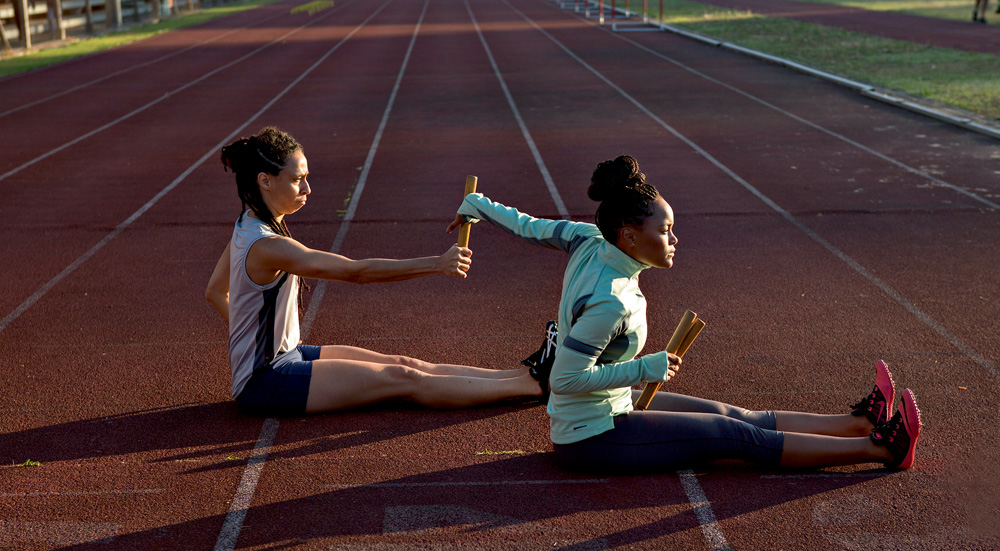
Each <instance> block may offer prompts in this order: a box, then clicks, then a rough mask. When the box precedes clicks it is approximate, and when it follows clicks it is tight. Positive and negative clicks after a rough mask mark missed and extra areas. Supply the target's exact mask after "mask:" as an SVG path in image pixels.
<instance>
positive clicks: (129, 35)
mask: <svg viewBox="0 0 1000 551" xmlns="http://www.w3.org/2000/svg"><path fill="white" fill-rule="evenodd" d="M276 1H277V0H249V1H247V2H239V3H234V4H230V5H227V6H219V7H215V8H209V9H206V10H201V11H197V12H194V13H190V14H186V15H181V16H178V17H175V18H171V19H165V20H162V21H160V22H158V23H148V24H146V25H141V26H137V27H134V28H131V29H127V30H122V31H115V32H112V33H108V34H106V35H103V36H97V37H93V38H84V39H81V40H75V41H71V42H68V43H67V44H66V45H65V46H61V47H55V48H46V49H42V50H38V51H33V52H29V53H27V54H24V55H19V56H14V57H7V58H3V59H0V78H2V77H6V76H10V75H14V74H17V73H23V72H26V71H32V70H34V69H40V68H42V67H46V66H48V65H54V64H56V63H62V62H64V61H69V60H71V59H74V58H77V57H82V56H85V55H90V54H94V53H97V52H100V51H103V50H107V49H109V48H114V47H115V46H121V45H122V44H128V43H130V42H135V41H137V40H142V39H144V38H149V37H151V36H155V35H158V34H160V33H165V32H167V31H172V30H174V29H182V28H184V27H191V26H194V25H198V24H201V23H204V22H206V21H210V20H212V19H216V18H218V17H223V16H226V15H231V14H234V13H237V12H241V11H244V10H248V9H252V8H256V7H257V6H262V5H265V4H271V3H273V2H276ZM43 44H44V43H43Z"/></svg>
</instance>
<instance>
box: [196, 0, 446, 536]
mask: <svg viewBox="0 0 1000 551" xmlns="http://www.w3.org/2000/svg"><path fill="white" fill-rule="evenodd" d="M390 2H392V0H386V2H385V3H384V4H382V5H381V6H379V8H378V9H377V10H375V11H374V12H373V13H372V14H371V15H369V16H368V18H367V19H365V20H364V21H362V22H361V24H360V25H358V26H357V27H355V28H354V30H352V31H351V32H350V34H348V35H347V36H345V37H344V38H343V39H342V40H341V41H340V42H338V43H337V44H336V45H335V46H334V47H333V48H331V49H330V50H329V51H327V52H326V54H324V55H323V57H321V58H320V59H319V60H318V61H316V63H314V64H313V65H312V66H311V67H309V69H307V70H306V72H304V73H302V75H300V76H299V78H297V79H295V81H293V82H292V83H291V84H289V85H288V87H287V88H285V90H284V91H282V94H281V95H284V94H285V92H287V91H288V90H291V89H292V87H294V86H295V85H296V84H298V83H299V81H301V80H302V79H304V78H305V77H306V75H308V74H309V73H311V72H312V71H313V69H315V68H316V67H318V66H319V65H320V63H322V62H323V61H325V60H326V58H327V57H329V56H330V54H332V53H333V52H334V51H336V50H337V49H338V48H340V46H341V45H342V44H344V43H345V42H347V41H348V40H350V39H351V37H353V36H354V34H355V33H357V32H358V31H359V30H361V28H362V27H364V26H365V25H367V24H368V22H369V21H371V20H372V19H373V18H375V16H376V15H378V14H379V13H381V12H382V10H383V9H385V7H386V6H388V5H389V3H390ZM424 11H427V4H426V3H425V4H424ZM420 18H421V20H423V13H421V16H420ZM419 26H420V25H419V23H418V24H417V28H419ZM414 36H416V31H414ZM411 48H412V42H411ZM407 59H409V54H407ZM274 101H277V98H276V99H275V100H273V101H272V102H270V103H268V105H267V106H265V109H267V108H269V107H270V106H271V105H272V104H273V103H274ZM263 111H264V109H262V110H261V111H260V112H258V115H259V114H260V113H263ZM258 115H255V116H254V118H256V117H257V116H258ZM251 120H253V119H251ZM249 124H250V121H247V123H246V124H244V125H243V127H240V129H238V130H237V132H239V130H242V128H244V127H246V126H247V125H249ZM235 134H236V132H234V133H233V134H231V135H230V137H232V136H234V135H235ZM229 139H230V138H227V139H226V140H223V142H226V141H228V140H229ZM220 147H222V146H221V145H219V146H218V147H216V150H218V149H219V148H220ZM356 195H360V193H357V194H356ZM349 215H351V216H353V212H351V213H349ZM344 218H345V223H346V221H347V216H345V217H344ZM320 298H322V294H320V295H319V296H318V297H317V296H316V294H315V293H314V295H313V298H312V299H311V300H310V304H309V306H310V307H312V303H313V302H316V303H317V307H318V303H319V300H318V299H320ZM308 332H309V329H308V326H304V327H303V337H305V336H306V335H307V334H308ZM278 426H279V422H278V420H277V419H275V418H273V417H271V418H268V419H265V420H264V426H263V427H261V429H260V436H259V437H258V438H257V444H256V446H255V447H254V454H253V457H251V459H250V461H249V462H248V463H247V466H246V469H244V471H243V477H242V478H241V479H240V483H239V485H238V486H237V487H236V497H234V498H233V501H232V504H231V505H230V507H229V512H228V513H227V514H226V520H225V521H224V522H223V524H222V530H221V531H220V532H219V538H218V539H217V540H216V542H215V551H232V550H233V549H235V547H236V541H237V540H238V539H239V536H240V530H241V529H242V528H243V520H244V519H245V518H246V516H247V511H248V510H249V508H250V503H251V502H252V501H253V494H254V492H255V491H256V489H257V481H258V480H259V479H260V473H261V470H263V468H264V462H265V461H266V460H267V455H268V453H269V451H270V449H271V446H272V445H273V444H274V437H275V435H276V434H277V433H278Z"/></svg>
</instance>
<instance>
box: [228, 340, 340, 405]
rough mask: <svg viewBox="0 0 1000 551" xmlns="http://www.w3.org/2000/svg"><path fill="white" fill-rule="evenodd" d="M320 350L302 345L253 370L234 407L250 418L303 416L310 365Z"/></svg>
mask: <svg viewBox="0 0 1000 551" xmlns="http://www.w3.org/2000/svg"><path fill="white" fill-rule="evenodd" d="M320 350H322V347H320V346H310V345H305V344H302V345H299V346H297V347H296V348H295V349H294V350H291V351H289V352H286V353H284V354H282V355H280V356H278V357H277V358H275V359H274V361H273V362H271V363H268V364H264V365H263V366H261V367H259V368H257V369H255V370H254V372H253V375H251V376H250V379H249V380H248V381H247V383H246V384H245V385H244V386H243V390H241V391H240V395H239V396H237V397H236V404H237V405H239V407H240V409H242V410H243V411H244V412H246V413H250V414H253V415H265V416H279V415H280V416H286V415H290V416H295V415H305V413H306V400H308V399H309V380H310V379H311V378H312V363H313V360H316V359H319V353H320Z"/></svg>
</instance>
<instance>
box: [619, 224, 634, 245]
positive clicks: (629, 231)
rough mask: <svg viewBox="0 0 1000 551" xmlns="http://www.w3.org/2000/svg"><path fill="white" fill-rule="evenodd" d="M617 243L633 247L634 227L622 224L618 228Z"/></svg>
mask: <svg viewBox="0 0 1000 551" xmlns="http://www.w3.org/2000/svg"><path fill="white" fill-rule="evenodd" d="M618 244H619V245H621V246H622V247H634V246H635V228H633V227H631V226H622V227H621V229H619V230H618Z"/></svg>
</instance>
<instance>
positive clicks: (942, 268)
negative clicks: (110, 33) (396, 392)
mask: <svg viewBox="0 0 1000 551" xmlns="http://www.w3.org/2000/svg"><path fill="white" fill-rule="evenodd" d="M294 5H295V3H294V2H288V1H286V2H279V3H276V4H272V5H270V6H266V7H261V8H258V9H256V10H253V11H249V12H244V13H241V14H238V15H234V16H232V17H228V18H225V19H221V20H216V21H213V22H211V23H208V24H206V25H203V26H200V27H196V28H191V29H186V30H182V31H176V32H172V33H169V34H166V35H161V36H158V37H155V38H152V39H149V40H146V41H142V42H138V43H135V44H132V45H130V46H126V47H122V48H118V49H116V50H113V51H110V52H108V53H105V54H102V55H99V56H94V57H91V58H86V59H82V60H80V61H77V62H74V63H69V64H65V65H62V66H58V67H53V68H50V69H48V70H43V71H38V72H35V73H31V74H27V75H23V76H20V77H16V78H8V79H6V80H3V81H0V98H3V99H2V103H0V113H2V115H0V125H2V127H0V129H2V130H0V131H2V134H3V136H4V148H3V151H4V154H3V155H2V157H0V189H2V190H3V197H4V200H3V201H2V202H0V215H2V219H3V220H4V222H5V223H4V226H3V230H2V231H3V232H4V237H5V238H4V239H3V245H2V247H3V249H2V258H3V262H2V263H0V277H2V280H3V281H4V282H5V283H4V286H3V292H2V293H0V316H3V318H2V320H0V358H2V360H0V374H2V376H3V380H4V381H5V383H6V385H5V389H6V390H5V391H4V392H3V393H2V394H0V396H2V401H0V419H2V421H0V422H2V425H0V426H2V433H0V464H2V465H3V466H0V548H4V547H6V548H10V549H18V550H21V549H25V550H35V549H45V550H48V549H109V548H110V549H142V550H150V549H184V550H190V549H324V550H325V549H337V550H356V549H374V550H398V549H414V548H420V549H429V550H457V549H543V548H544V549H575V550H583V549H738V550H743V549H761V550H763V549H768V550H770V549H921V548H922V549H989V548H995V547H997V546H998V545H1000V534H998V533H997V530H996V527H995V525H994V523H993V522H992V521H993V520H994V519H995V518H996V513H997V510H998V498H997V495H998V493H1000V492H998V490H1000V488H998V487H997V482H996V478H995V477H994V476H992V472H994V471H995V470H996V468H997V463H998V459H1000V457H998V452H997V450H998V438H997V436H996V434H997V431H996V430H994V424H995V422H996V421H995V417H996V409H995V404H996V403H997V399H998V388H1000V372H998V368H997V365H998V364H1000V348H998V344H997V343H998V341H997V339H996V335H997V330H998V328H1000V326H998V324H997V323H998V322H997V319H998V317H1000V316H998V314H1000V291H998V290H997V286H996V266H998V265H1000V252H998V250H997V247H996V243H997V242H998V240H1000V213H998V204H997V203H998V201H1000V181H998V174H1000V170H998V168H997V161H998V159H1000V154H998V153H997V152H996V151H997V149H996V141H994V140H990V139H988V138H985V137H983V136H980V135H976V134H971V133H968V132H964V131H961V130H958V129H956V128H954V127H951V126H948V125H946V124H944V123H939V122H936V121H934V120H930V119H927V118H922V117H920V116H917V115H914V114H910V113H908V112H904V111H899V110H896V109H893V108H891V107H889V106H886V105H883V104H880V103H877V102H874V101H869V100H866V99H864V98H861V97H859V96H858V95H856V94H854V93H852V92H849V91H846V90H844V89H841V88H838V87H835V86H833V85H830V84H827V83H824V82H822V81H819V80H817V79H814V78H810V77H806V76H803V75H800V74H796V73H792V72H790V71H787V70H785V69H782V68H780V67H775V66H771V65H767V64H762V63H759V62H757V61H754V60H751V59H748V58H746V57H742V56H739V55H735V54H732V53H727V52H725V51H721V50H719V49H717V48H712V47H709V46H706V45H703V44H700V43H696V42H691V41H687V40H685V39H683V38H680V37H676V36H672V35H670V34H668V33H641V34H617V35H614V34H611V33H609V32H607V31H606V30H605V29H602V28H598V27H595V26H594V25H593V24H592V23H591V22H587V21H584V20H581V19H579V18H577V17H575V16H574V15H572V14H569V13H566V12H563V11H560V10H558V9H556V8H555V7H554V6H553V5H552V4H550V3H548V2H545V1H542V0H501V1H493V2H485V1H482V0H468V2H467V3H466V2H462V1H459V0H442V1H438V2H433V3H426V2H424V1H422V0H389V1H383V0H344V1H343V2H339V3H338V4H337V5H336V7H334V8H332V9H329V10H326V11H323V12H320V13H318V14H316V15H314V16H312V17H308V16H306V15H290V14H289V12H290V9H291V8H292V7H293V6H294ZM177 52H182V53H180V54H178V55H175V54H177ZM108 75H111V76H108ZM66 90H73V91H72V92H70V93H64V92H65V91H66ZM40 100H44V101H41V102H39V101H40ZM36 102H37V103H36ZM29 103H33V105H32V106H31V107H30V108H23V109H22V108H21V107H22V106H25V105H27V104H29ZM265 124H277V125H279V126H282V127H283V128H285V129H287V130H289V131H290V132H291V133H293V134H294V135H295V136H296V137H297V138H298V139H299V140H300V141H301V142H302V143H303V144H305V147H306V152H307V155H308V157H309V161H310V169H311V172H312V174H313V176H312V178H311V180H312V184H313V189H314V191H313V194H312V196H311V198H310V202H309V206H308V207H307V208H306V209H305V210H303V211H302V212H300V213H298V214H296V215H295V216H294V217H293V218H292V219H291V227H292V231H293V233H294V234H295V235H296V236H297V237H298V238H299V239H301V240H302V241H304V242H305V243H307V244H310V245H312V246H313V247H316V248H321V249H327V250H333V251H337V252H341V253H343V254H346V255H349V256H354V257H356V256H365V255H369V256H410V255H424V254H431V253H437V252H441V251H443V250H445V249H446V248H447V247H448V246H449V244H450V243H451V242H452V240H451V237H450V236H446V235H444V233H443V230H444V227H445V226H446V224H447V222H448V221H449V220H450V218H451V217H452V215H453V213H454V209H455V208H456V206H457V203H458V200H459V196H460V194H461V189H462V185H463V182H464V178H465V176H466V175H467V174H475V175H477V176H478V177H479V185H480V189H481V190H482V191H484V192H486V193H488V194H489V195H491V196H492V197H493V198H495V199H497V200H500V201H503V202H505V203H508V204H512V205H516V206H518V207H519V208H521V209H522V210H524V211H526V212H530V213H533V214H535V215H539V216H548V217H561V216H568V217H571V218H573V219H579V220H588V219H590V216H591V213H592V211H593V209H594V205H593V204H592V203H591V202H590V201H588V200H587V199H586V197H585V193H584V192H585V188H586V185H587V181H588V178H589V175H590V172H591V171H592V169H593V167H594V165H595V164H596V163H597V162H598V161H601V160H604V159H607V158H611V157H613V156H615V155H618V154H620V153H623V152H628V153H631V154H633V155H635V156H636V157H637V158H638V159H639V160H640V161H641V163H642V165H643V167H644V170H645V171H646V173H647V174H648V175H649V177H650V179H651V180H652V181H653V182H655V183H656V184H657V185H658V186H659V188H660V189H661V191H662V192H663V193H664V194H665V195H666V196H667V198H668V200H669V201H670V202H671V204H672V205H673V207H674V209H675V212H676V213H677V219H678V222H677V228H676V231H677V233H678V235H679V237H680V244H679V254H678V258H677V264H676V267H675V268H674V269H672V270H669V271H659V272H646V273H645V274H644V275H643V289H644V292H645V293H646V295H647V297H648V299H649V302H650V311H649V323H650V326H651V332H650V335H651V336H650V339H649V343H648V345H647V346H648V348H647V350H656V349H659V348H661V347H663V346H664V345H665V344H666V341H667V339H668V338H669V334H670V332H671V331H672V330H673V327H674V326H675V325H676V323H677V320H678V319H679V318H680V316H681V314H682V313H683V311H684V310H685V309H688V308H690V309H692V310H695V311H697V312H698V314H699V316H701V317H702V318H704V319H706V320H707V321H708V323H709V326H708V329H707V330H706V332H705V333H704V334H703V335H702V337H701V338H700V339H699V343H698V346H696V347H694V348H693V349H692V351H691V352H690V353H689V355H688V357H686V363H685V368H684V370H683V371H682V372H681V375H680V376H679V377H678V378H677V379H675V380H674V381H673V382H671V383H670V384H671V388H672V390H676V391H679V392H685V393H690V394H693V395H699V396H704V397H708V398H713V399H722V400H726V401H730V402H734V403H739V404H741V405H744V406H746V407H750V408H781V409H803V410H808V411H817V412H841V411H845V408H846V406H847V405H848V404H850V403H852V402H854V401H856V400H857V399H858V398H859V396H860V395H861V394H862V393H864V392H866V391H867V390H869V388H870V386H871V379H872V365H873V363H874V361H875V359H877V358H879V357H882V358H885V359H886V360H887V361H888V362H889V363H890V365H891V366H892V367H893V370H894V373H895V374H896V378H897V381H898V382H899V383H900V385H901V386H907V387H910V388H913V389H914V391H915V392H916V393H917V396H918V399H919V401H920V404H921V406H922V408H923V410H924V414H925V415H924V418H925V423H926V427H925V432H924V435H923V436H922V439H921V446H920V450H919V457H918V463H917V468H916V469H914V470H911V471H908V472H886V471H883V470H880V469H874V468H873V469H868V468H865V466H860V467H852V468H840V469H827V470H823V471H818V472H812V471H810V472H801V473H800V472H792V473H788V472H775V471H762V470H760V469H756V468H753V467H749V466H746V465H744V464H740V463H720V464H714V465H701V466H697V467H696V468H695V469H694V470H692V471H688V472H682V473H665V474H661V475H656V476H646V477H635V476H633V477H613V478H595V477H589V476H583V475H578V474H572V473H566V472H563V471H560V470H559V469H558V468H556V467H555V465H554V464H553V463H552V460H551V457H550V453H549V452H550V450H551V446H550V444H549V442H548V438H547V430H548V429H547V421H546V418H545V414H544V411H543V409H542V408H541V407H540V406H536V405H533V404H531V403H527V402H524V403H522V402H517V403H508V404H501V405H498V406H494V407H484V408H478V409H472V410H465V411H458V412H433V411H425V410H420V409H414V408H405V407H382V408H373V409H370V410H367V411H359V412H352V413H345V414H337V415H324V416H316V417H309V418H293V419H280V420H277V419H258V418H247V417H242V416H240V415H239V414H238V413H237V411H236V410H235V408H234V407H233V405H232V403H231V402H230V400H229V399H228V388H229V381H228V367H227V365H226V360H225V342H224V341H225V337H226V331H225V328H224V327H223V325H222V324H221V322H220V320H219V319H218V316H217V314H216V313H215V312H214V310H213V309H212V308H211V307H210V306H209V305H208V304H207V303H206V302H205V301H204V299H203V298H202V295H203V289H204V285H205V283H206V281H207V279H208V276H209V274H210V273H211V271H212V268H213V266H214V263H215V261H216V259H217V258H218V255H219V253H220V252H221V250H222V248H223V247H224V246H225V243H226V240H227V239H228V237H229V235H230V231H231V225H232V221H233V219H234V217H235V216H236V214H237V211H238V208H239V205H238V203H237V202H236V200H235V195H234V193H233V191H234V190H233V189H232V188H233V185H232V181H231V175H228V174H226V173H224V172H223V171H222V170H221V167H220V165H219V164H218V161H217V154H218V149H219V147H220V146H221V145H222V144H225V143H228V142H229V141H231V140H232V139H234V137H235V136H238V135H240V134H249V133H252V132H254V131H256V130H257V129H258V128H259V127H261V126H263V125H265ZM338 213H339V214H338ZM472 246H473V248H474V249H475V252H476V254H475V263H474V265H473V272H472V274H471V276H470V278H469V279H467V280H458V279H445V278H426V279H422V280H415V281H411V282H406V283H401V284H395V285H389V286H363V287H354V286H348V285H346V284H331V285H322V284H316V285H314V291H313V295H312V298H311V302H310V304H309V311H308V313H307V318H306V320H305V324H306V331H307V340H308V341H310V342H321V343H325V342H338V343H346V344H354V345H361V346H368V347H372V348H375V349H377V350H382V351H385V352H391V353H403V354H409V355H414V356H418V357H423V358H427V359H432V360H447V361H460V362H467V363H473V364H478V365H484V366H487V367H493V368H498V369H504V368H512V367H514V366H516V364H517V362H518V361H519V360H520V359H521V358H522V357H523V356H524V355H526V354H527V353H528V352H530V351H531V350H533V349H534V347H535V346H537V340H538V337H539V334H540V330H541V328H542V325H543V323H544V322H545V320H547V319H549V318H550V317H551V316H552V315H553V313H554V312H555V309H556V302H557V298H558V289H559V281H560V274H561V268H562V266H563V263H564V259H563V258H561V257H560V255H558V254H554V253H550V252H548V251H545V250H541V249H539V250H535V249H533V248H529V247H527V246H522V245H520V244H519V243H516V242H514V241H513V240H512V239H510V238H509V237H506V236H505V235H502V234H501V233H500V232H499V231H496V230H494V229H492V228H489V227H484V226H483V225H479V226H476V227H475V229H474V230H473V233H472ZM27 459H32V460H38V461H41V463H42V464H41V466H39V467H15V466H13V465H14V464H19V463H23V462H24V461H25V460H27Z"/></svg>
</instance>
